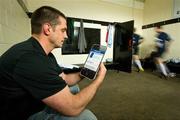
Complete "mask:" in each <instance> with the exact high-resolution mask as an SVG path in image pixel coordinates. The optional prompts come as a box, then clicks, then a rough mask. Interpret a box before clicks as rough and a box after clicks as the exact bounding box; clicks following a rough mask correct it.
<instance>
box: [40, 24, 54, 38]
mask: <svg viewBox="0 0 180 120" xmlns="http://www.w3.org/2000/svg"><path fill="white" fill-rule="evenodd" d="M42 29H43V32H44V34H45V35H49V34H50V31H51V29H52V28H51V25H50V24H48V23H45V24H44V25H43V27H42Z"/></svg>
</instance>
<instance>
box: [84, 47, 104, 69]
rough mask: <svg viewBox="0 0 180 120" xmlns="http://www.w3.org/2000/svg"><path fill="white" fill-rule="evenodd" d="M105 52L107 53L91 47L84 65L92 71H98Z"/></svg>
mask: <svg viewBox="0 0 180 120" xmlns="http://www.w3.org/2000/svg"><path fill="white" fill-rule="evenodd" d="M104 54H105V51H99V50H96V49H91V51H90V53H89V56H88V58H87V61H86V64H85V65H84V67H85V68H88V69H90V70H92V71H96V70H97V69H98V66H99V64H100V62H101V60H102V58H103V56H104Z"/></svg>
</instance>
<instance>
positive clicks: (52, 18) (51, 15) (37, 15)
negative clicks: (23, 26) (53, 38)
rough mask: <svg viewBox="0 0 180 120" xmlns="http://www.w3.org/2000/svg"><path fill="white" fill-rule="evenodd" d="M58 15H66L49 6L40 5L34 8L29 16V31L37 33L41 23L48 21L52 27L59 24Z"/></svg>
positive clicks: (39, 30)
mask: <svg viewBox="0 0 180 120" xmlns="http://www.w3.org/2000/svg"><path fill="white" fill-rule="evenodd" d="M59 16H61V17H63V18H65V19H66V16H65V15H64V14H63V13H62V12H61V11H59V10H57V9H55V8H53V7H50V6H42V7H40V8H38V9H37V10H35V11H34V12H33V14H32V17H31V33H32V34H33V33H35V34H39V33H40V32H41V29H42V25H43V24H44V23H46V22H49V23H50V24H51V25H52V26H53V27H54V26H56V25H57V24H59V21H58V18H59Z"/></svg>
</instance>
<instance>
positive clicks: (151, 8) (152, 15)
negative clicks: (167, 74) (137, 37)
mask: <svg viewBox="0 0 180 120" xmlns="http://www.w3.org/2000/svg"><path fill="white" fill-rule="evenodd" d="M172 11H173V0H166V2H165V1H164V0H146V1H145V5H144V24H151V23H155V22H160V21H164V20H168V19H172ZM163 29H164V31H165V32H167V33H168V34H169V35H170V36H171V37H172V39H173V40H174V41H173V42H172V45H171V46H170V49H169V52H168V53H167V54H166V55H165V56H164V60H166V59H169V58H180V54H179V52H180V47H179V45H180V41H179V40H180V35H179V31H180V23H175V24H170V25H164V26H163ZM155 34H156V33H155V31H154V28H148V29H144V30H143V37H144V39H145V42H144V43H143V44H142V45H141V49H140V51H141V52H140V55H141V58H145V57H147V56H149V54H150V53H151V51H153V50H154V46H155V44H154V38H155Z"/></svg>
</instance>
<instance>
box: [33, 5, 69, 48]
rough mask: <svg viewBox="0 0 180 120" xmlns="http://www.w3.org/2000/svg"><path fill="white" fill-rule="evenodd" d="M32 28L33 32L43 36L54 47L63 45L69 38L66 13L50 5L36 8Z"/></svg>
mask: <svg viewBox="0 0 180 120" xmlns="http://www.w3.org/2000/svg"><path fill="white" fill-rule="evenodd" d="M31 28H32V30H31V32H32V34H35V35H40V36H41V37H42V36H43V38H46V39H47V40H46V42H47V41H48V44H50V45H51V46H52V47H53V48H57V47H62V44H63V42H64V40H65V39H66V38H67V34H66V30H67V25H66V17H65V15H64V14H63V13H62V12H60V11H59V10H57V9H55V8H52V7H49V6H42V7H40V8H38V9H37V10H35V12H34V13H33V14H32V17H31Z"/></svg>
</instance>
